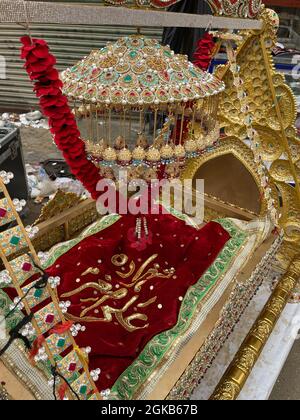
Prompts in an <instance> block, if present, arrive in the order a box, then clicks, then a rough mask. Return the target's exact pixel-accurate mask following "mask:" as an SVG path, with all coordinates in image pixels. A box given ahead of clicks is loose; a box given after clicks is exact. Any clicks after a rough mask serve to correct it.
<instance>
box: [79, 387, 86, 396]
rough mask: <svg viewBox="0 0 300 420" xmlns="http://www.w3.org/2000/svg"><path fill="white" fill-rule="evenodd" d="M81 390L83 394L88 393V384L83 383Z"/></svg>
mask: <svg viewBox="0 0 300 420" xmlns="http://www.w3.org/2000/svg"><path fill="white" fill-rule="evenodd" d="M79 392H80V394H81V395H85V394H86V393H87V386H86V385H81V387H80V389H79Z"/></svg>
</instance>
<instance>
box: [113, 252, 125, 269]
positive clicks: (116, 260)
mask: <svg viewBox="0 0 300 420" xmlns="http://www.w3.org/2000/svg"><path fill="white" fill-rule="evenodd" d="M127 261H128V257H127V255H125V254H117V255H114V256H113V257H112V259H111V262H112V263H113V265H115V266H116V267H123V265H125V264H126V263H127Z"/></svg>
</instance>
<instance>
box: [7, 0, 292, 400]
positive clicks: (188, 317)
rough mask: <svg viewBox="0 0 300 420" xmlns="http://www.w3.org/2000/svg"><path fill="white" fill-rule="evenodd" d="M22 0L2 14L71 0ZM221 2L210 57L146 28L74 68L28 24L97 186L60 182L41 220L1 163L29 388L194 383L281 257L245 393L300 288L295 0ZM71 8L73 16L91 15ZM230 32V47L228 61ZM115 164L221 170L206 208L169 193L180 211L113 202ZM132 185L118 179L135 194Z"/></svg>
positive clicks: (202, 48)
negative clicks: (220, 61)
mask: <svg viewBox="0 0 300 420" xmlns="http://www.w3.org/2000/svg"><path fill="white" fill-rule="evenodd" d="M176 2H177V1H176V0H170V1H158V0H151V1H150V0H148V1H138V0H136V2H135V4H134V5H132V3H131V2H127V1H125V0H123V1H117V0H116V1H112V0H111V1H108V2H107V3H111V5H110V6H109V7H107V8H103V7H101V6H97V7H96V6H93V7H92V6H90V7H87V6H85V7H82V6H75V9H74V10H77V11H78V22H77V23H82V21H84V16H85V14H88V13H91V10H93V12H92V13H93V14H94V15H97V12H98V11H99V10H101V13H104V12H105V13H107V16H109V15H110V16H112V15H113V13H114V11H120V8H119V7H118V8H114V7H115V6H127V8H125V9H122V10H123V12H124V19H125V20H126V18H128V17H129V16H131V13H132V16H133V18H135V16H137V15H136V14H135V13H136V10H134V9H136V8H140V9H141V10H143V11H144V19H145V20H147V17H149V18H151V16H152V15H151V14H152V13H161V15H160V16H164V15H163V14H164V11H160V10H159V9H162V8H164V7H167V6H169V5H172V4H174V3H176ZM15 3H16V9H15V10H14V13H12V10H11V5H10V2H7V1H1V2H0V5H1V8H3V10H4V12H3V13H2V12H1V13H2V15H1V18H0V19H1V21H2V22H15V21H18V22H24V21H27V22H28V23H30V22H39V21H42V22H43V21H45V19H48V20H49V22H50V23H51V22H53V19H54V16H56V17H55V19H57V16H59V15H60V13H59V12H61V11H62V10H63V9H62V7H66V8H67V7H68V6H67V5H64V6H62V5H59V4H56V3H55V4H49V3H43V6H42V5H41V4H40V3H39V2H23V1H16V2H15ZM127 3H129V4H127ZM208 3H209V4H210V6H211V8H212V11H213V13H214V15H215V16H214V17H212V18H211V27H212V28H218V31H214V32H210V33H209V34H207V35H206V36H205V38H204V40H203V41H202V42H200V44H199V50H198V53H197V54H198V55H197V54H196V58H197V59H196V63H195V64H192V63H191V62H189V61H188V59H187V57H186V56H183V55H178V54H175V53H174V52H173V51H172V50H171V48H170V47H169V46H163V45H162V44H161V43H159V42H158V41H157V40H154V39H149V38H147V37H145V36H143V35H142V34H141V33H140V32H139V33H136V30H135V28H133V30H132V33H133V35H132V36H127V37H123V38H120V39H118V40H117V41H116V42H114V43H108V44H107V46H105V47H104V48H102V49H100V50H96V51H91V53H90V54H89V55H88V56H87V57H85V58H84V59H83V60H82V61H81V62H79V63H74V66H73V67H70V68H68V69H65V71H63V72H62V73H61V74H58V72H57V70H56V68H55V63H56V60H55V57H54V56H53V55H52V54H51V51H50V50H49V47H48V45H47V44H46V42H45V41H43V40H40V39H35V38H34V37H33V36H32V35H31V34H29V35H28V36H24V37H23V38H22V39H21V42H22V45H21V44H20V48H21V47H22V48H21V56H22V58H23V60H24V63H25V69H26V71H27V73H28V76H29V78H30V79H31V80H32V82H33V85H34V86H33V87H34V91H35V93H36V95H37V97H38V99H39V103H40V107H41V110H42V111H43V113H44V114H45V116H47V117H48V118H49V125H50V129H51V132H52V134H53V139H54V141H55V142H56V144H57V146H58V148H59V149H60V150H61V151H62V153H63V156H64V158H65V160H66V162H67V163H68V164H69V166H70V168H71V171H72V172H73V174H74V175H75V176H76V177H77V178H78V179H79V180H80V181H81V182H82V183H83V185H84V186H85V188H86V189H87V190H88V191H89V193H90V195H91V198H89V199H86V200H81V199H80V198H78V197H77V196H75V195H74V194H64V193H62V192H58V193H57V194H56V196H55V198H54V199H53V200H52V201H50V202H49V204H48V205H47V206H46V207H45V208H44V209H43V211H42V214H41V216H40V217H39V219H38V220H37V221H36V223H35V224H34V226H33V227H29V228H24V227H23V224H22V221H21V219H20V217H19V215H18V212H19V211H20V210H21V209H22V206H24V205H25V203H23V202H20V201H18V200H15V197H10V196H9V194H8V191H7V187H6V185H7V184H9V182H10V180H11V178H12V177H13V174H10V173H5V172H3V171H2V172H0V176H1V178H0V190H1V193H2V198H1V201H0V226H1V233H0V236H1V245H0V256H1V260H2V267H1V270H2V271H1V273H0V286H1V289H0V309H1V313H2V314H3V315H4V317H5V321H6V330H7V333H8V339H7V338H3V339H1V341H0V343H1V348H2V350H1V361H2V362H1V363H2V364H1V369H0V372H6V375H7V378H9V379H8V381H15V384H16V387H17V388H16V389H18V390H19V392H20V395H22V396H24V395H25V396H26V397H28V395H30V398H35V399H53V398H55V399H87V400H97V399H112V400H116V399H121V400H130V399H188V398H189V397H190V396H191V394H192V393H193V391H194V389H195V388H196V386H197V385H198V384H199V383H200V382H201V380H202V379H203V377H205V374H206V371H207V370H208V368H209V367H210V366H211V364H212V363H213V359H214V358H215V356H216V355H217V353H218V351H219V350H220V349H221V348H222V345H223V344H224V342H225V340H226V339H227V338H228V339H229V340H230V333H231V331H232V330H233V329H234V328H239V322H238V321H239V318H240V317H241V315H242V313H243V311H244V310H245V308H246V306H247V305H248V304H249V302H250V301H251V299H252V297H253V296H254V294H255V293H256V292H257V291H258V293H259V287H260V285H261V284H262V282H263V280H264V279H265V278H266V277H267V276H268V275H269V273H270V272H275V271H276V273H277V277H278V282H277V283H276V284H275V286H274V290H273V292H272V295H271V297H270V299H269V301H268V303H267V305H266V306H265V308H264V310H263V311H262V313H261V314H260V316H259V318H258V319H257V321H256V322H255V324H254V325H253V327H252V328H251V330H250V332H249V335H248V336H247V337H246V339H245V341H244V343H243V345H242V347H241V348H240V350H239V352H238V353H237V354H236V355H235V356H234V355H232V357H233V356H234V357H233V362H232V364H231V366H230V367H229V369H228V370H227V372H226V373H225V375H224V377H223V379H222V380H221V382H220V383H219V384H217V382H216V384H215V386H216V390H215V392H214V393H213V395H212V396H211V399H235V398H237V397H238V395H239V393H240V391H241V389H242V387H243V385H244V383H245V382H246V380H247V378H248V376H249V374H250V372H251V370H252V368H253V366H254V365H255V362H256V360H257V359H258V357H259V355H260V352H261V350H262V348H263V347H264V345H265V343H266V341H267V340H268V337H269V336H270V334H271V332H272V330H273V328H274V326H275V323H276V321H277V319H278V318H279V316H280V314H281V312H282V310H283V308H284V307H285V304H286V303H287V301H288V299H289V298H290V297H291V293H292V292H293V291H294V292H295V290H294V289H295V287H296V285H297V280H298V278H299V274H300V259H299V254H298V252H299V241H300V236H299V220H300V219H299V212H300V189H299V168H300V166H299V150H300V146H299V140H298V139H297V137H296V130H295V127H294V123H295V101H294V97H293V95H292V93H291V90H290V89H289V88H288V87H287V85H286V84H285V80H284V77H283V76H282V75H280V74H277V73H276V72H275V70H274V66H273V62H272V57H271V50H272V48H273V46H274V44H275V42H276V33H277V29H278V23H279V22H278V17H277V15H276V14H275V12H273V11H272V10H268V9H266V8H265V7H264V5H263V4H262V3H261V1H260V0H248V1H244V0H237V1H233V0H218V1H217V0H209V1H208ZM24 5H25V8H24ZM129 6H134V9H131V8H130V7H129ZM42 7H43V8H45V9H42ZM72 7H73V6H72ZM149 9H150V10H149ZM151 9H154V11H153V10H151ZM42 10H45V17H43V12H42ZM25 12H26V13H25ZM46 12H47V13H46ZM139 12H140V11H139ZM24 13H25V15H24ZM99 13H100V12H99ZM46 14H47V16H46ZM67 14H68V13H67V10H66V12H65V13H64V17H63V18H62V19H63V22H64V23H66V22H67V23H73V22H68V17H66V16H67ZM171 15H172V14H171V13H168V16H170V18H171ZM24 16H25V17H26V18H25V17H24ZM178 16H179V15H178ZM191 16H192V15H189V18H190V19H191ZM224 17H227V18H228V17H229V18H231V19H229V20H226V19H225V20H224ZM181 18H182V19H184V17H183V16H182V17H181ZM194 18H195V19H197V18H199V19H201V17H200V16H194ZM39 19H40V20H39ZM177 19H178V17H177ZM169 20H170V19H169ZM56 22H57V21H56ZM199 22H200V21H199ZM228 22H230V25H232V27H230V29H223V26H222V24H224V27H227V26H228V25H229V23H228ZM125 23H126V22H124V24H125ZM119 24H120V23H119ZM121 24H122V23H121ZM206 24H207V22H206ZM230 25H229V26H230ZM235 25H237V26H238V28H239V30H235V31H233V30H232V29H233V28H235ZM195 26H196V25H195ZM198 26H201V25H200V24H199V25H198ZM213 40H214V41H213ZM221 46H223V47H225V48H226V51H227V55H228V63H227V64H226V65H224V66H219V67H217V68H216V70H215V71H214V73H213V74H211V73H209V72H208V67H209V65H210V62H211V61H212V59H213V57H214V55H215V54H216V53H217V52H218V51H219V48H220V47H221ZM104 178H108V179H110V180H112V181H113V180H114V181H120V179H121V181H122V182H123V183H124V182H125V181H124V178H127V181H131V180H144V181H146V182H148V183H149V182H151V181H152V180H162V179H166V180H167V179H173V180H174V179H181V180H185V179H193V181H194V185H196V182H195V181H196V180H197V179H204V181H205V216H204V223H203V224H200V225H197V224H195V223H192V222H191V218H190V217H189V216H188V215H186V214H184V213H180V212H179V211H178V210H175V209H174V208H172V207H170V206H167V205H166V203H164V202H163V200H162V199H160V198H159V196H157V197H156V207H157V208H159V209H162V208H165V210H166V211H165V212H164V214H162V213H161V212H160V213H159V214H146V215H144V214H138V215H136V216H135V215H132V214H126V215H124V214H121V212H119V213H118V208H117V210H116V212H115V213H111V214H108V215H106V216H104V217H101V216H100V215H99V214H98V212H97V210H96V200H97V199H98V198H99V196H100V194H101V193H100V192H99V191H97V184H98V182H99V181H100V180H102V179H104ZM195 193H196V192H195V191H193V194H195ZM124 200H125V199H124V197H123V196H122V194H121V192H120V191H118V204H119V205H121V204H122V203H123V204H124ZM294 296H296V295H294ZM2 325H3V323H2ZM9 371H10V372H13V373H9ZM0 392H1V395H2V391H0ZM1 398H2V397H1ZM3 398H9V395H7V393H6V392H5V391H4V390H3ZM28 398H29V397H28Z"/></svg>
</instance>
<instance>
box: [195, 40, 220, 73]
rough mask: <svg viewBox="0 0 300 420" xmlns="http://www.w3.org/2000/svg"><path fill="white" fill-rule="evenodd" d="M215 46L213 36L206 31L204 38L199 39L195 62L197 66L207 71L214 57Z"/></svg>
mask: <svg viewBox="0 0 300 420" xmlns="http://www.w3.org/2000/svg"><path fill="white" fill-rule="evenodd" d="M215 47H216V44H215V42H214V38H213V36H212V35H210V34H209V33H208V32H206V33H205V34H204V36H203V38H202V39H200V40H199V41H198V44H197V49H196V52H195V53H194V61H193V63H194V64H195V66H197V67H199V68H200V69H201V70H204V71H207V70H208V68H209V66H210V63H211V60H212V59H213V56H214V51H215Z"/></svg>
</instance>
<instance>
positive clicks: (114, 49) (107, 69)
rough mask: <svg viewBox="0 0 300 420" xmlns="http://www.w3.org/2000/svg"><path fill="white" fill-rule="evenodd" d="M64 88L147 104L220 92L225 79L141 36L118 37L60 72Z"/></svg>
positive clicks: (95, 99) (106, 100)
mask: <svg viewBox="0 0 300 420" xmlns="http://www.w3.org/2000/svg"><path fill="white" fill-rule="evenodd" d="M62 80H63V82H64V92H65V94H67V95H68V96H69V97H70V98H72V99H75V100H79V101H83V102H86V103H97V104H106V105H122V106H129V107H132V108H134V107H138V106H143V107H147V106H149V107H151V106H159V105H161V104H173V103H184V102H185V103H187V102H190V101H194V100H198V99H201V98H205V97H209V96H213V95H217V94H219V93H220V92H221V91H222V90H224V84H223V82H221V81H220V80H218V79H217V78H216V77H214V76H213V75H212V74H209V73H206V72H204V71H202V70H200V69H199V68H197V67H195V66H194V65H193V64H192V63H190V62H189V61H188V59H187V57H186V56H183V55H176V54H174V52H173V51H171V49H170V47H169V46H162V45H161V44H160V43H159V42H158V41H157V40H155V39H146V38H143V37H141V36H132V37H124V38H120V39H119V40H118V41H117V42H116V43H109V44H107V46H106V47H104V48H102V49H101V50H96V51H92V52H91V54H90V55H89V56H88V57H86V58H85V59H84V60H82V61H81V62H79V63H78V64H77V65H75V66H74V67H72V68H70V69H67V70H66V71H64V72H63V73H62Z"/></svg>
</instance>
